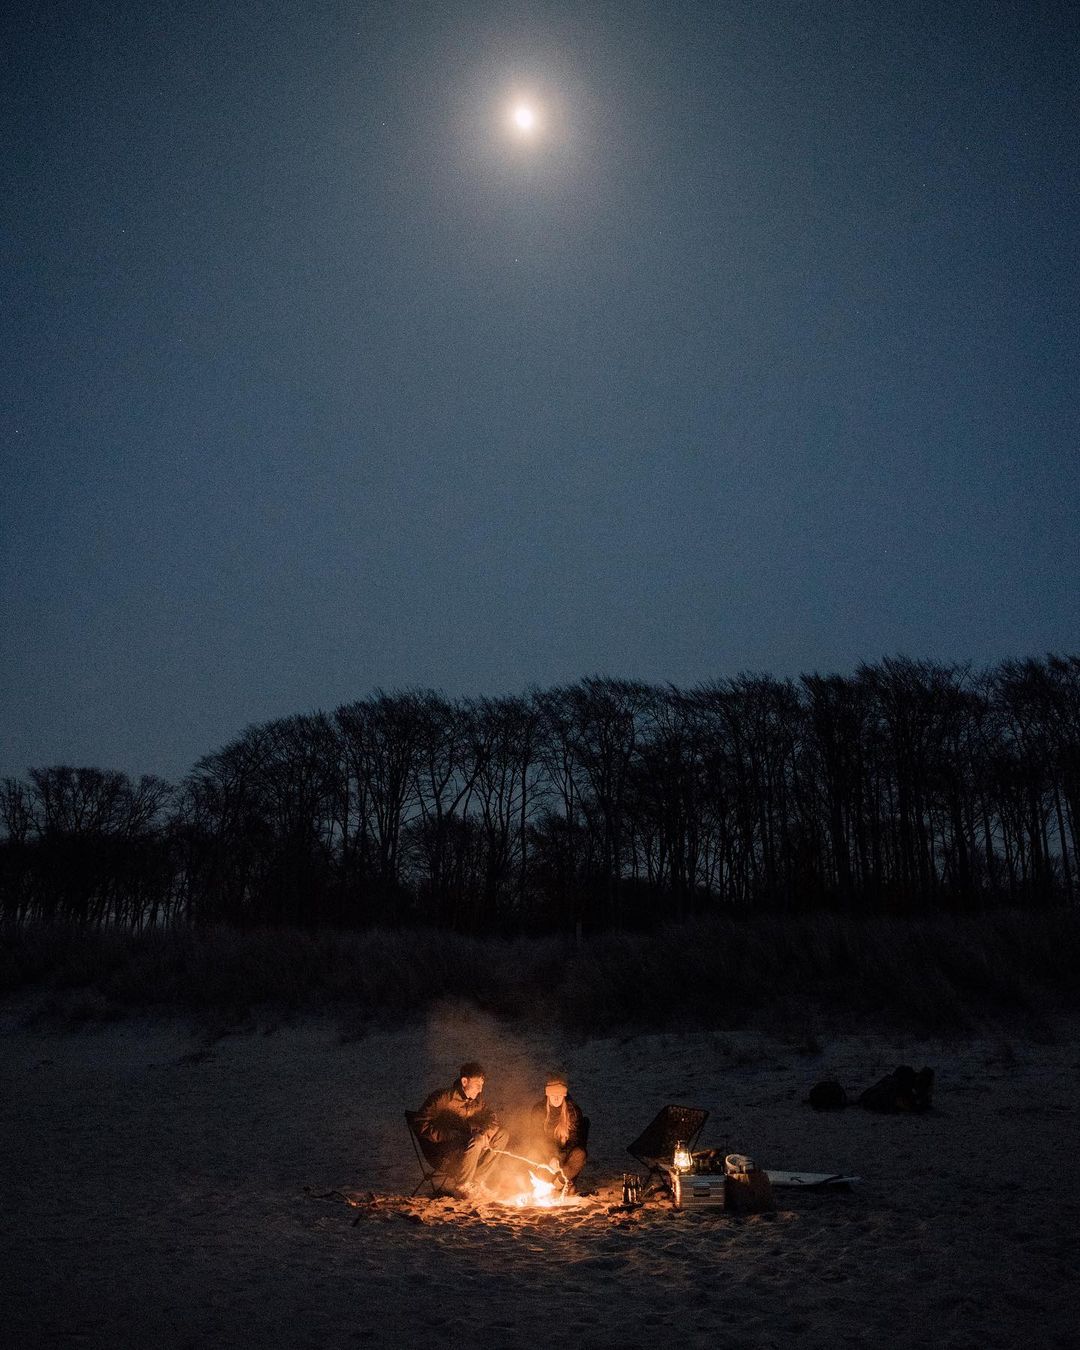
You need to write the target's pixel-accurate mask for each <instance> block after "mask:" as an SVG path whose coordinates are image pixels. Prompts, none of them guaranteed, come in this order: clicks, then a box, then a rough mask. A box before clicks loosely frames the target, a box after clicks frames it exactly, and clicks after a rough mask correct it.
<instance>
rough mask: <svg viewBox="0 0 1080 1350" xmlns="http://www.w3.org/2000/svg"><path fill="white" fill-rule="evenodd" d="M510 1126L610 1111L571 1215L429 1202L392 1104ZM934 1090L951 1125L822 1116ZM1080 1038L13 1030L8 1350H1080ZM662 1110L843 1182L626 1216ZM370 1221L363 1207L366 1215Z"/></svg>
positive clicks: (430, 1024)
mask: <svg viewBox="0 0 1080 1350" xmlns="http://www.w3.org/2000/svg"><path fill="white" fill-rule="evenodd" d="M468 1056H479V1057H480V1058H482V1059H483V1060H484V1061H485V1063H486V1064H487V1066H488V1073H489V1079H488V1088H487V1095H488V1096H489V1097H490V1098H491V1099H492V1100H494V1101H495V1102H497V1103H499V1104H501V1105H502V1106H503V1107H504V1108H507V1109H509V1108H512V1107H513V1106H514V1104H515V1103H521V1102H528V1101H531V1100H535V1099H536V1098H537V1097H538V1096H539V1095H541V1091H542V1084H543V1081H544V1074H545V1072H546V1071H547V1070H548V1068H549V1067H550V1066H552V1065H558V1066H561V1067H562V1068H564V1069H565V1070H567V1071H568V1072H569V1075H570V1078H571V1083H572V1089H573V1091H574V1094H575V1096H576V1097H577V1099H578V1100H579V1101H580V1102H581V1103H582V1105H583V1106H584V1108H585V1110H586V1111H587V1113H588V1114H589V1115H590V1116H591V1118H592V1122H593V1124H592V1138H591V1156H590V1159H589V1164H588V1167H587V1169H586V1172H585V1174H584V1176H583V1179H582V1180H583V1183H584V1185H585V1187H586V1189H588V1190H589V1191H591V1192H592V1193H591V1194H589V1195H587V1196H586V1197H585V1198H584V1199H583V1200H582V1201H581V1202H580V1203H579V1204H577V1205H575V1206H573V1207H570V1208H568V1209H566V1210H563V1211H558V1210H556V1211H521V1212H515V1211H512V1210H508V1209H506V1208H504V1207H501V1206H491V1205H472V1204H469V1203H467V1202H464V1201H451V1200H433V1199H430V1198H424V1197H423V1196H421V1197H418V1198H416V1199H415V1200H409V1199H407V1197H408V1195H409V1192H410V1191H411V1190H412V1189H413V1187H414V1186H415V1185H416V1183H417V1181H418V1180H419V1171H418V1168H417V1165H416V1160H415V1158H414V1156H413V1153H412V1149H411V1147H410V1143H409V1139H408V1137H407V1134H406V1132H405V1128H404V1124H403V1118H402V1111H403V1109H404V1108H406V1107H415V1106H416V1105H418V1104H419V1102H420V1101H421V1100H422V1098H423V1097H424V1095H425V1094H426V1092H427V1091H429V1090H430V1089H431V1088H433V1087H435V1086H437V1085H440V1084H442V1083H445V1082H448V1081H449V1080H450V1079H451V1078H452V1076H453V1074H454V1071H455V1069H456V1066H457V1064H458V1063H459V1062H460V1060H461V1059H463V1058H465V1057H468ZM899 1063H912V1064H914V1065H915V1066H916V1067H921V1065H923V1064H929V1065H931V1066H933V1067H934V1068H935V1070H936V1072H937V1089H936V1094H935V1108H934V1110H933V1111H932V1112H931V1113H930V1114H928V1115H926V1116H921V1117H913V1116H878V1115H872V1114H870V1113H868V1112H865V1111H863V1110H861V1109H859V1108H857V1107H851V1108H849V1109H848V1110H846V1111H843V1112H839V1113H834V1114H824V1113H818V1112H815V1111H813V1110H811V1109H810V1108H809V1107H808V1106H807V1105H805V1104H804V1100H803V1099H804V1098H805V1096H806V1093H807V1090H808V1089H809V1087H810V1086H811V1085H812V1084H813V1083H814V1082H816V1081H817V1080H819V1079H823V1078H835V1079H838V1080H839V1081H840V1082H841V1083H843V1084H844V1085H845V1087H846V1088H847V1089H848V1091H849V1093H856V1092H857V1091H858V1090H859V1089H861V1088H863V1087H866V1086H867V1085H869V1084H870V1083H871V1082H873V1081H874V1080H875V1079H877V1078H878V1077H880V1076H881V1075H882V1074H884V1073H885V1072H887V1071H888V1070H890V1069H892V1068H893V1067H895V1066H896V1065H897V1064H899ZM1078 1071H1080V1023H1078V1022H1076V1021H1070V1022H1061V1023H1057V1024H1055V1029H1054V1036H1053V1039H1052V1040H1050V1041H1048V1042H1047V1043H1040V1044H1032V1043H1029V1042H1025V1041H1022V1040H1020V1039H1015V1038H1009V1037H1006V1036H998V1035H995V1036H992V1037H989V1038H987V1039H985V1040H982V1041H965V1042H962V1043H948V1044H944V1043H940V1044H939V1043H933V1042H919V1043H912V1042H910V1041H905V1040H904V1039H903V1038H900V1037H898V1038H896V1039H888V1038H885V1037H882V1036H877V1037H874V1038H869V1037H867V1038H862V1037H859V1036H849V1037H843V1038H838V1039H835V1040H832V1041H829V1042H827V1043H825V1044H823V1045H821V1046H820V1047H814V1048H813V1049H812V1050H811V1051H810V1052H808V1051H807V1049H806V1048H805V1047H804V1048H802V1049H801V1050H800V1049H798V1048H794V1047H792V1046H786V1045H784V1044H782V1043H780V1042H777V1041H775V1040H770V1039H767V1038H765V1037H762V1036H757V1035H755V1034H753V1033H747V1032H741V1033H738V1034H736V1033H731V1034H724V1033H714V1034H705V1033H694V1034H687V1035H683V1036H679V1035H662V1036H634V1037H622V1038H620V1037H611V1038H605V1039H589V1040H582V1041H580V1042H574V1041H568V1040H566V1039H561V1040H560V1039H558V1038H555V1037H545V1036H544V1035H543V1034H537V1035H534V1036H529V1035H523V1034H522V1033H521V1032H520V1030H509V1029H507V1028H505V1027H502V1026H500V1025H498V1024H496V1023H495V1022H493V1021H492V1020H491V1019H489V1018H487V1017H485V1016H482V1015H480V1014H477V1013H474V1012H471V1011H470V1010H469V1009H467V1008H463V1007H449V1008H445V1009H443V1010H441V1011H440V1012H439V1013H438V1014H437V1015H435V1016H433V1017H431V1018H430V1019H429V1020H428V1021H427V1022H426V1023H424V1024H423V1025H420V1026H413V1027H408V1028H403V1029H401V1030H392V1031H388V1030H377V1031H372V1032H370V1033H369V1034H366V1035H363V1036H359V1037H357V1038H353V1039H345V1038H343V1037H342V1034H341V1032H340V1030H339V1029H338V1027H337V1026H335V1025H334V1024H332V1023H330V1022H325V1023H320V1022H308V1023H304V1024H302V1025H297V1026H286V1027H281V1028H276V1029H273V1030H258V1029H257V1030H254V1031H250V1032H247V1033H245V1034H240V1035H235V1036H229V1037H226V1038H224V1039H219V1040H216V1041H214V1042H212V1043H209V1044H208V1043H206V1042H204V1041H200V1040H199V1039H197V1038H196V1037H194V1036H193V1035H192V1034H191V1033H190V1032H189V1031H187V1030H186V1029H184V1028H183V1027H181V1026H179V1025H171V1024H166V1025H154V1024H137V1023H125V1024H120V1025H116V1026H111V1027H107V1028H104V1029H100V1030H94V1031H83V1032H77V1033H68V1034H59V1033H47V1032H41V1031H27V1030H25V1029H20V1028H19V1026H18V1025H17V1023H16V1021H15V1019H13V1018H9V1020H8V1023H7V1025H6V1027H5V1030H4V1034H3V1035H2V1036H0V1167H2V1175H3V1178H4V1195H3V1206H2V1211H0V1269H2V1271H3V1277H2V1284H3V1296H2V1299H0V1342H2V1343H3V1344H5V1345H10V1346H13V1347H17V1348H19V1347H36V1346H86V1347H102V1348H103V1350H104V1347H129V1346H130V1347H143V1346H146V1347H156V1348H157V1350H179V1348H180V1347H201V1346H281V1347H291V1346H312V1347H315V1346H318V1347H327V1346H352V1345H365V1346H382V1345H387V1346H390V1345H433V1344H450V1343H456V1342H459V1341H461V1340H463V1339H467V1340H470V1341H473V1340H475V1341H478V1342H479V1343H482V1344H484V1345H487V1346H495V1347H497V1346H519V1345H520V1346H524V1345H536V1344H538V1343H542V1342H545V1341H549V1340H551V1339H552V1338H557V1339H559V1340H561V1341H562V1343H563V1344H566V1345H575V1346H597V1347H599V1346H623V1347H632V1346H650V1347H652V1346H657V1345H663V1344H685V1345H693V1346H698V1345H700V1346H705V1345H709V1346H717V1345H720V1346H725V1345H730V1346H789V1345H799V1346H822V1347H824V1346H835V1345H837V1344H842V1345H867V1344H876V1343H881V1344H888V1345H893V1346H897V1345H899V1346H931V1345H933V1346H948V1347H956V1348H957V1350H959V1347H971V1350H976V1347H988V1346H1000V1347H1011V1346H1018V1345H1027V1346H1062V1347H1064V1346H1072V1345H1077V1344H1078V1343H1080V1339H1078V1335H1077V1331H1076V1327H1077V1312H1076V1308H1077V1306H1078V1295H1080V1280H1078V1277H1077V1273H1076V1259H1075V1258H1076V1233H1077V1229H1078V1227H1080V1163H1078V1161H1077V1151H1078V1150H1077V1145H1076V1138H1077V1134H1076V1122H1077V1111H1076V1107H1077V1099H1078V1091H1077V1081H1078ZM669 1102H675V1103H682V1104H686V1105H696V1106H702V1107H706V1108H707V1109H708V1110H709V1111H710V1116H709V1120H708V1122H707V1124H706V1126H705V1129H704V1132H703V1134H702V1136H701V1140H700V1143H701V1145H702V1146H716V1147H723V1148H724V1149H725V1150H728V1151H742V1152H746V1153H749V1154H751V1155H752V1156H753V1157H754V1158H755V1159H757V1160H758V1162H759V1163H760V1164H761V1165H763V1166H765V1167H771V1168H792V1169H798V1168H803V1169H809V1170H815V1171H830V1172H831V1171H844V1172H852V1173H856V1174H858V1175H859V1176H860V1177H861V1178H862V1181H861V1183H860V1184H859V1185H858V1186H857V1187H856V1188H855V1189H854V1190H852V1191H851V1192H850V1193H847V1194H843V1193H819V1194H808V1193H801V1192H790V1191H778V1192H777V1201H778V1209H777V1213H776V1215H775V1216H764V1215H762V1216H752V1217H748V1218H745V1219H740V1218H736V1217H734V1216H732V1215H728V1214H725V1213H715V1212H714V1213H686V1212H680V1211H677V1210H676V1209H675V1208H674V1207H673V1205H672V1204H671V1202H670V1200H667V1199H658V1200H656V1201H654V1202H652V1203H649V1204H647V1205H646V1206H644V1207H643V1208H642V1209H640V1210H637V1211H633V1212H627V1211H625V1210H623V1209H621V1208H620V1207H619V1205H618V1203H617V1202H618V1201H619V1199H620V1198H621V1196H620V1191H619V1186H618V1183H619V1181H620V1179H621V1175H622V1172H623V1171H624V1170H625V1169H626V1168H627V1167H629V1166H633V1164H632V1161H631V1160H630V1158H629V1157H628V1156H627V1154H626V1152H625V1145H626V1143H627V1142H628V1141H629V1140H631V1139H632V1138H634V1137H635V1135H636V1134H637V1133H638V1132H639V1131H640V1130H641V1129H642V1128H643V1127H644V1125H645V1124H647V1123H648V1121H649V1120H650V1119H651V1118H652V1116H653V1115H654V1114H655V1113H656V1111H657V1110H659V1109H660V1108H661V1107H662V1106H664V1105H665V1104H667V1103H669ZM350 1201H351V1202H352V1203H349V1202H350Z"/></svg>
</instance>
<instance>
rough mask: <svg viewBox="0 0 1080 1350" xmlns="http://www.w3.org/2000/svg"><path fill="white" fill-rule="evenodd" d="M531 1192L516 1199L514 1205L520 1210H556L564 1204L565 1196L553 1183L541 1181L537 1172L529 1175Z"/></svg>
mask: <svg viewBox="0 0 1080 1350" xmlns="http://www.w3.org/2000/svg"><path fill="white" fill-rule="evenodd" d="M529 1183H530V1186H531V1187H532V1189H531V1190H528V1191H524V1192H522V1194H521V1195H517V1196H515V1197H514V1199H513V1201H512V1203H513V1204H514V1205H515V1206H516V1207H517V1208H518V1209H554V1208H555V1206H556V1205H561V1204H562V1203H563V1196H562V1194H561V1193H560V1192H559V1191H558V1190H557V1188H556V1186H555V1183H554V1182H553V1181H541V1179H540V1178H539V1177H538V1176H537V1175H536V1173H535V1172H530V1173H529Z"/></svg>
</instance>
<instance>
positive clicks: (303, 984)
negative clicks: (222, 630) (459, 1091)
mask: <svg viewBox="0 0 1080 1350" xmlns="http://www.w3.org/2000/svg"><path fill="white" fill-rule="evenodd" d="M1078 966H1080V913H1077V912H1076V911H1074V910H1055V911H1050V912H1043V913H1031V912H1016V911H995V912H992V913H988V914H983V915H978V916H965V917H955V918H952V917H949V918H947V917H936V918H925V917H924V918H919V919H882V918H872V919H866V920H856V919H852V918H844V917H837V916H834V915H816V916H806V917H799V918H777V917H757V918H748V919H726V920H711V921H709V922H699V923H693V924H688V925H685V926H682V927H678V928H676V927H672V928H669V929H666V930H663V931H661V932H659V933H655V934H648V935H646V934H641V933H620V934H615V933H613V934H606V935H602V936H598V937H594V938H590V939H586V940H585V941H584V942H582V943H581V944H580V945H577V944H575V943H573V942H572V941H568V940H565V939H560V938H521V939H514V940H509V939H501V938H488V939H478V938H467V937H460V936H456V935H454V934H448V933H440V932H435V931H431V930H421V931H411V930H396V931H389V930H375V931H370V932H362V933H348V932H314V933H313V932H305V931H298V930H292V929H289V930H283V929H253V930H240V929H229V928H211V929H192V928H173V929H159V930H153V931H146V932H141V933H128V932H120V931H115V930H113V931H108V930H106V931H92V932H79V931H77V930H74V929H71V928H55V927H54V928H23V929H8V930H6V931H5V932H4V933H3V934H2V936H0V997H2V998H4V999H5V1000H7V1001H8V1003H9V1005H11V1006H13V1007H18V1009H20V1010H21V1015H22V1016H24V1017H29V1018H31V1019H33V1020H45V1021H47V1022H51V1023H56V1024H59V1025H64V1026H77V1025H83V1024H86V1023H93V1022H99V1021H108V1020H116V1019H120V1018H124V1017H129V1016H147V1015H149V1016H161V1017H173V1016H181V1017H185V1018H188V1019H190V1020H192V1021H193V1022H195V1023H196V1024H198V1025H199V1026H200V1027H202V1028H203V1029H206V1030H214V1029H217V1030H222V1031H223V1030H228V1029H234V1028H243V1027H251V1026H255V1025H264V1026H265V1025H275V1024H276V1023H279V1022H280V1021H282V1020H285V1019H288V1018H292V1017H297V1016H304V1015H310V1014H329V1015H333V1016H336V1017H337V1018H338V1019H339V1020H340V1021H341V1023H342V1025H343V1027H345V1028H347V1029H348V1030H349V1031H350V1032H351V1034H361V1033H362V1031H363V1029H364V1028H365V1027H366V1026H369V1025H371V1024H373V1023H378V1022H386V1021H397V1020H401V1019H403V1018H412V1017H419V1016H423V1015H424V1014H425V1013H426V1012H428V1011H429V1010H431V1009H432V1008H433V1007H435V1006H437V1005H439V1004H442V1003H445V1002H447V1001H458V1000H460V1001H467V1002H469V1003H471V1004H474V1005H476V1006H478V1007H480V1008H482V1009H485V1010H487V1011H489V1012H491V1013H494V1014H496V1015H497V1016H500V1017H504V1018H507V1019H509V1020H511V1021H522V1022H531V1023H534V1024H538V1023H542V1024H544V1025H548V1026H561V1027H563V1028H565V1029H566V1030H572V1031H578V1032H580V1033H582V1034H586V1035H588V1034H602V1033H606V1032H610V1031H613V1030H615V1029H633V1030H671V1029H673V1028H678V1027H695V1028H701V1027H705V1028H730V1027H738V1026H757V1027H761V1028H763V1029H766V1030H768V1031H770V1032H772V1033H774V1034H777V1035H781V1036H785V1037H787V1038H789V1039H793V1040H795V1041H800V1040H802V1041H806V1042H807V1044H808V1045H809V1046H812V1044H813V1042H814V1038H815V1035H816V1034H817V1032H818V1031H819V1030H820V1031H825V1030H826V1029H829V1028H831V1029H836V1028H837V1027H839V1026H846V1027H848V1028H850V1029H856V1028H858V1027H879V1026H893V1027H902V1028H905V1029H907V1030H910V1031H913V1032H916V1033H931V1032H944V1033H948V1034H964V1033H968V1032H973V1031H975V1030H977V1029H979V1028H982V1027H985V1026H987V1025H988V1024H994V1023H996V1022H999V1021H1000V1020H1002V1019H1010V1020H1012V1021H1015V1020H1016V1019H1017V1018H1019V1019H1021V1020H1022V1021H1023V1022H1024V1023H1025V1024H1026V1025H1027V1026H1028V1027H1029V1029H1031V1030H1032V1031H1033V1032H1034V1034H1038V1033H1039V1030H1040V1028H1043V1029H1045V1027H1046V1022H1045V1018H1046V1016H1047V1015H1048V1014H1050V1013H1052V1012H1055V1011H1063V1010H1071V1009H1073V1008H1075V1007H1076V1006H1077V1004H1078V1002H1080V997H1078V989H1080V981H1078V980H1077V978H1076V971H1077V969H1078Z"/></svg>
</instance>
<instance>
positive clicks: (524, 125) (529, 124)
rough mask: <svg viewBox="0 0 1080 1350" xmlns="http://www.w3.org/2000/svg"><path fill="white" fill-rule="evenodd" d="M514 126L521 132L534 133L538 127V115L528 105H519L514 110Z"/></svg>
mask: <svg viewBox="0 0 1080 1350" xmlns="http://www.w3.org/2000/svg"><path fill="white" fill-rule="evenodd" d="M514 125H515V126H516V127H517V128H518V130H519V131H532V129H533V127H534V126H535V125H536V114H535V113H534V112H533V110H532V109H531V108H530V107H528V105H527V104H524V103H519V104H518V106H517V107H516V108H515V109H514Z"/></svg>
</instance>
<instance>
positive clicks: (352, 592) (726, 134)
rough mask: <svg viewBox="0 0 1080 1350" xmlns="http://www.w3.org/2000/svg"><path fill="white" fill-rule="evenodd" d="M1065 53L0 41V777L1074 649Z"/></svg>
mask: <svg viewBox="0 0 1080 1350" xmlns="http://www.w3.org/2000/svg"><path fill="white" fill-rule="evenodd" d="M1078 15H1080V10H1078V9H1077V7H1076V6H1075V5H1074V4H1072V3H1064V0H1063V2H1062V3H1039V0H1023V2H1020V0H1018V2H1017V3H1002V4H994V3H985V4H974V3H947V4H942V3H941V2H940V0H934V2H933V3H905V2H904V0H900V2H899V3H895V4H892V5H889V6H879V5H874V4H870V3H866V2H863V3H845V2H844V0H817V2H816V3H810V0H802V2H801V3H800V2H798V0H752V2H751V0H743V2H742V3H736V2H734V0H732V2H731V3H669V4H657V3H655V0H620V2H619V3H590V2H589V0H563V2H562V3H534V4H519V3H513V2H512V0H511V2H510V3H507V2H506V0H502V2H501V3H485V2H484V0H474V2H473V3H450V2H449V0H447V2H446V3H441V4H440V3H410V2H409V0H399V2H397V3H390V2H389V0H383V3H364V2H361V0H355V2H353V3H349V2H347V0H323V2H322V3H312V4H298V3H292V2H291V0H290V2H289V3H285V0H281V2H280V3H255V2H254V0H251V2H250V3H230V0H214V2H213V3H211V0H201V2H196V0H175V3H171V4H169V5H164V4H162V5H153V4H150V5H147V4H127V5H125V4H120V3H113V4H99V3H94V2H93V0H79V3H77V4H51V5H50V4H34V5H30V4H25V3H19V2H18V0H16V3H15V4H14V5H9V6H8V7H7V8H6V10H5V17H4V18H3V19H2V20H0V24H2V28H0V52H2V57H0V60H2V61H3V77H2V86H3V124H2V130H3V144H4V153H3V157H2V159H3V169H2V173H3V178H4V182H3V196H2V206H0V211H2V216H0V221H2V236H0V238H2V262H3V279H2V287H3V290H2V315H0V325H2V327H0V339H2V344H3V386H2V390H0V405H2V411H0V418H2V421H0V436H2V445H3V453H4V462H5V472H4V491H3V499H2V503H0V531H2V593H0V681H2V682H0V699H2V717H0V734H2V742H0V773H15V774H22V773H23V772H24V771H25V769H26V767H27V766H28V765H31V764H33V765H39V764H47V763H59V762H67V763H77V764H83V763H85V764H97V765H100V766H103V767H117V768H122V769H127V770H129V771H139V772H141V771H147V772H158V773H162V774H165V775H166V776H177V775H179V774H181V773H182V772H183V771H184V770H186V769H187V768H188V767H189V766H190V764H191V763H192V761H193V760H194V759H195V758H196V757H197V756H198V755H199V754H201V753H203V752H205V751H208V750H211V749H214V748H216V747H217V746H218V745H220V744H221V743H223V742H224V741H225V740H227V739H228V738H230V737H231V736H232V735H233V734H235V733H236V732H237V731H239V730H240V729H241V728H242V727H243V726H244V725H245V724H247V723H249V722H252V721H259V720H263V719H266V718H269V717H273V716H278V715H282V714H287V713H292V712H301V711H309V710H311V709H313V708H315V707H326V708H331V707H333V706H335V705H336V704H338V703H340V702H343V701H346V700H348V699H351V698H355V697H358V696H360V695H362V694H365V693H368V692H369V691H370V690H371V689H372V688H373V687H375V686H385V687H393V686H399V685H425V686H428V685H430V686H435V687H439V688H442V689H444V690H446V691H448V692H450V693H499V692H506V691H511V690H520V689H523V688H525V687H526V686H528V685H530V684H533V683H535V684H540V685H546V684H551V683H554V682H557V681H561V680H566V679H574V678H577V677H578V676H580V675H583V674H593V673H599V672H604V673H611V674H623V675H632V676H640V677H643V678H646V679H651V680H658V681H659V680H672V681H674V682H676V683H680V684H689V683H692V682H695V681H697V680H699V679H704V678H708V677H712V676H716V675H724V674H734V673H736V672H738V671H739V670H746V669H755V670H767V671H771V672H773V673H774V674H777V675H787V674H791V675H796V674H798V673H799V672H800V671H803V670H809V669H814V668H817V669H823V670H825V669H830V670H832V669H836V670H851V669H852V668H853V667H854V666H855V665H856V664H857V663H858V662H859V661H860V660H863V659H868V660H873V659H877V658H878V657H880V656H882V655H886V654H895V653H898V652H904V653H907V654H909V655H913V656H928V657H937V658H942V659H946V660H967V659H972V660H974V661H976V662H977V663H980V664H981V663H989V662H993V661H996V660H998V659H1000V658H1001V657H1005V656H1014V655H1027V654H1034V653H1040V652H1043V651H1046V650H1048V649H1053V650H1069V651H1075V650H1077V649H1078V648H1080V599H1078V597H1080V548H1078V544H1077V540H1078V528H1077V527H1078V524H1080V520H1078V517H1080V435H1078V433H1080V412H1078V393H1077V391H1078V387H1080V383H1078V374H1080V371H1078V359H1077V358H1078V345H1077V334H1078V332H1080V304H1078V282H1077V278H1078V276H1080V257H1078V253H1080V248H1078V240H1080V181H1078V179H1080V172H1078V154H1077V144H1078V140H1077V129H1078V117H1077V112H1078V102H1080V99H1078V94H1080V75H1078V72H1080V60H1078V57H1080V42H1078V35H1080V18H1078ZM522 96H527V97H529V98H530V99H531V100H532V101H533V104H534V106H535V107H536V108H537V109H538V112H539V115H540V117H541V119H542V126H541V127H540V128H539V129H538V131H537V132H536V134H534V135H533V136H532V137H531V138H524V137H522V136H521V135H519V134H517V133H515V132H514V131H513V130H512V128H511V126H510V125H509V120H508V119H509V111H510V109H511V107H512V106H513V103H514V100H515V99H516V98H518V97H522Z"/></svg>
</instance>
